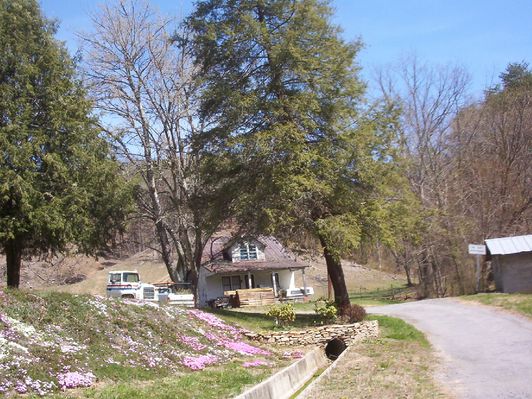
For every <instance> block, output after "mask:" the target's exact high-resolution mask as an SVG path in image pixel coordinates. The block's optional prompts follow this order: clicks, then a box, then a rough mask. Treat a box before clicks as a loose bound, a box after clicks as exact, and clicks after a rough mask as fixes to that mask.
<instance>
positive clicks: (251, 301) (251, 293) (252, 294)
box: [236, 288, 277, 306]
mask: <svg viewBox="0 0 532 399" xmlns="http://www.w3.org/2000/svg"><path fill="white" fill-rule="evenodd" d="M236 298H237V301H238V303H239V304H240V306H264V305H273V304H274V303H277V298H275V295H274V293H273V288H251V289H244V290H236Z"/></svg>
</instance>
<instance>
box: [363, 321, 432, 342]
mask: <svg viewBox="0 0 532 399" xmlns="http://www.w3.org/2000/svg"><path fill="white" fill-rule="evenodd" d="M367 320H377V321H378V322H379V328H380V338H387V339H394V340H399V341H414V342H418V343H419V344H420V345H422V346H423V347H426V348H428V347H430V344H429V341H427V338H425V335H424V334H423V333H422V332H421V331H419V330H418V329H416V328H415V327H413V326H412V325H410V324H408V323H407V322H405V321H403V320H401V319H398V318H396V317H389V316H378V315H370V316H368V317H367Z"/></svg>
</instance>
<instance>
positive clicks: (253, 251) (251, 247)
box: [239, 242, 257, 260]
mask: <svg viewBox="0 0 532 399" xmlns="http://www.w3.org/2000/svg"><path fill="white" fill-rule="evenodd" d="M239 249H240V260H252V259H257V246H256V245H255V244H251V243H247V242H243V243H241V244H240V248H239Z"/></svg>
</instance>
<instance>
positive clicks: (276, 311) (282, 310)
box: [266, 303, 296, 326]
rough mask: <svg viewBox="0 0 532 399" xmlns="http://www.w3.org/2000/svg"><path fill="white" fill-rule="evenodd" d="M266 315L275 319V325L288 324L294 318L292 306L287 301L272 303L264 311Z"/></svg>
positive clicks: (294, 313)
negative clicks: (278, 303) (268, 308)
mask: <svg viewBox="0 0 532 399" xmlns="http://www.w3.org/2000/svg"><path fill="white" fill-rule="evenodd" d="M266 316H268V317H273V318H274V319H275V325H282V326H285V325H288V324H290V323H292V322H293V321H294V320H295V319H296V312H295V311H294V307H293V306H292V305H290V304H289V303H285V304H284V305H273V306H272V307H271V308H270V310H268V312H267V313H266Z"/></svg>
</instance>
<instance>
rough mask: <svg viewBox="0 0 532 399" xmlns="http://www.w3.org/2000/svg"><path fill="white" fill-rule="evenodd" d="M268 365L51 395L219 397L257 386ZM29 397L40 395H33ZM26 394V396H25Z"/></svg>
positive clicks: (115, 398)
mask: <svg viewBox="0 0 532 399" xmlns="http://www.w3.org/2000/svg"><path fill="white" fill-rule="evenodd" d="M269 374H270V372H269V371H268V370H267V369H265V368H261V369H243V368H242V367H239V366H238V365H236V364H229V365H226V366H225V367H217V368H213V369H208V370H204V371H202V372H195V373H191V374H186V375H182V376H173V377H166V378H161V379H158V380H156V381H136V380H135V379H129V380H128V381H122V382H119V383H115V384H105V385H103V386H102V387H96V388H88V389H84V390H77V391H73V392H65V393H62V394H56V395H52V396H49V398H52V399H56V398H72V399H77V398H86V399H120V398H128V399H175V398H180V399H218V398H231V397H234V396H236V395H237V394H238V393H239V392H240V391H242V389H243V387H246V386H253V385H255V384H257V383H258V382H260V381H261V380H263V379H264V378H266V377H267V376H268V375H269ZM25 397H26V398H31V399H36V398H38V396H36V395H30V396H25ZM21 398H22V397H21Z"/></svg>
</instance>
